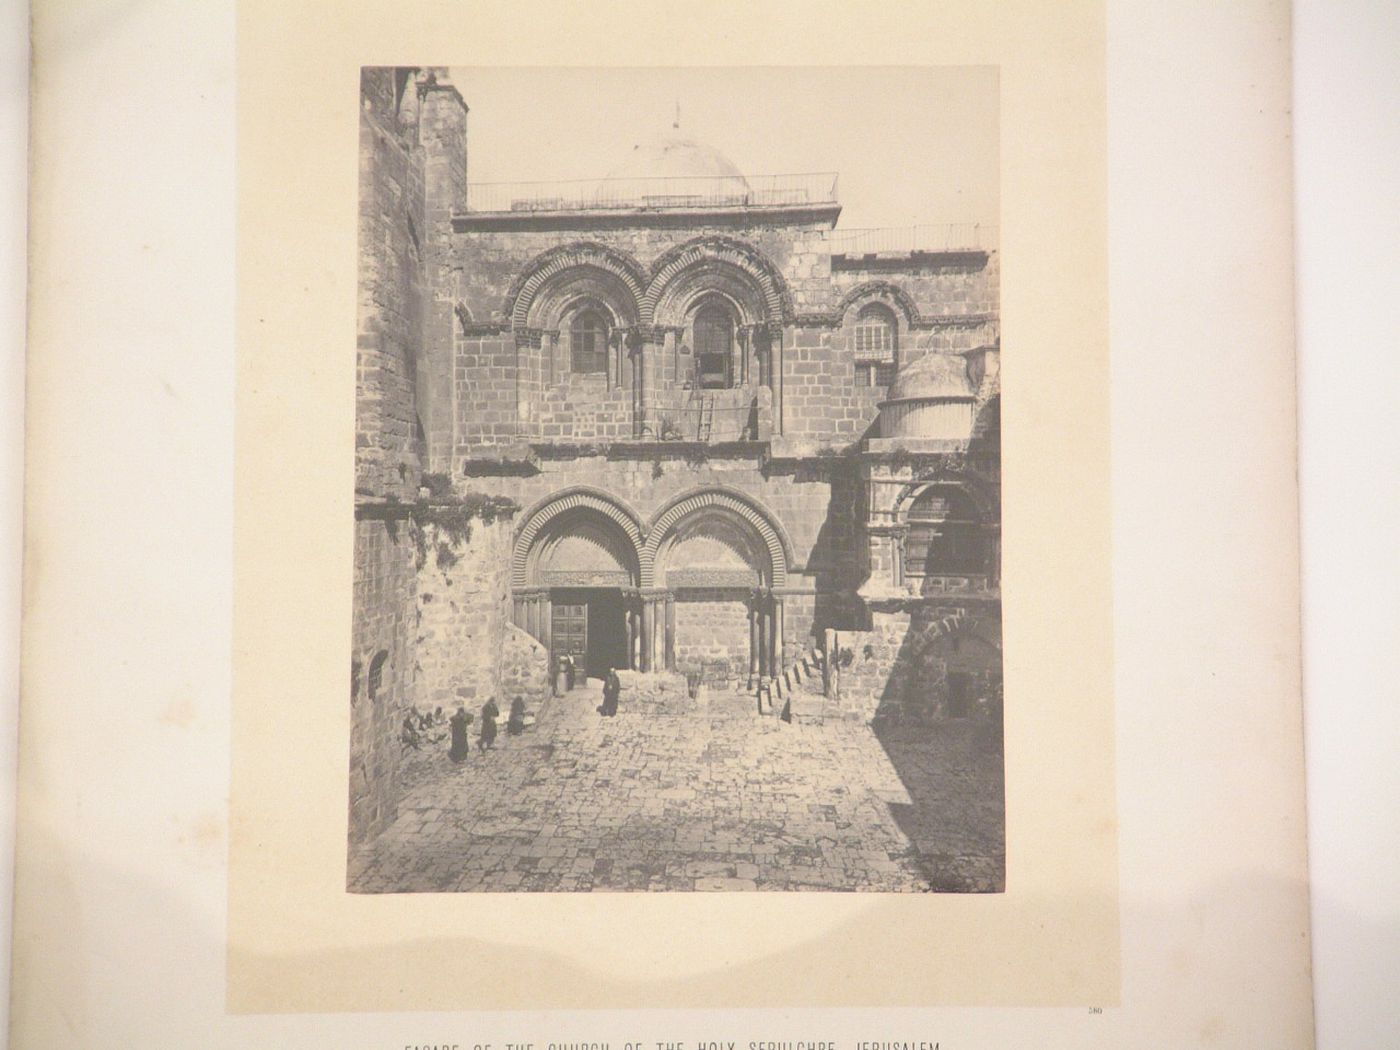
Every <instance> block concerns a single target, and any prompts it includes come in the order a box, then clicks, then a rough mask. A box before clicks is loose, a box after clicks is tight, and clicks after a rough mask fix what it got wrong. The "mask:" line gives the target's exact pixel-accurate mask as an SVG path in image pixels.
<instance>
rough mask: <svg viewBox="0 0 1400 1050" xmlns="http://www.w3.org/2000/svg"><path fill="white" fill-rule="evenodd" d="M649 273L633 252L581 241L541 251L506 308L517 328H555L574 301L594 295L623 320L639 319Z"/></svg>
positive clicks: (624, 322)
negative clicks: (627, 252) (630, 254)
mask: <svg viewBox="0 0 1400 1050" xmlns="http://www.w3.org/2000/svg"><path fill="white" fill-rule="evenodd" d="M645 288H646V272H645V271H644V270H643V269H642V267H641V265H640V264H639V263H638V262H637V261H636V260H635V259H633V258H632V257H631V256H628V255H625V254H623V253H622V252H619V251H617V250H615V249H613V248H609V247H607V246H606V245H602V244H597V243H594V242H591V241H579V242H576V243H573V244H565V245H560V246H559V247H557V248H551V249H549V250H548V251H545V252H541V253H540V254H539V255H537V256H535V258H534V259H533V260H531V261H530V263H529V264H528V265H527V266H526V267H525V268H524V269H523V270H522V271H521V272H520V275H519V276H518V277H517V278H516V280H515V283H514V284H513V285H512V286H511V289H510V291H509V292H507V293H506V302H505V313H506V316H507V317H508V318H510V322H511V324H512V325H513V326H515V327H516V328H526V327H534V328H552V327H554V326H555V325H554V322H556V321H557V316H554V315H557V313H558V312H559V311H560V310H561V309H562V308H563V307H564V306H565V305H567V304H568V302H569V301H571V300H572V299H575V298H579V297H580V296H583V295H588V296H591V297H593V298H596V299H599V300H601V301H603V302H604V303H606V304H607V306H608V309H609V311H610V312H611V313H612V314H613V318H614V321H615V323H616V324H618V325H631V324H636V323H637V322H638V320H639V319H640V317H641V303H642V298H643V294H644V290H645Z"/></svg>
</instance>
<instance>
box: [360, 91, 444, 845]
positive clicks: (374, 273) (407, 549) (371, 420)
mask: <svg viewBox="0 0 1400 1050" xmlns="http://www.w3.org/2000/svg"><path fill="white" fill-rule="evenodd" d="M411 82H412V73H411V72H409V71H396V70H393V69H366V70H364V71H363V73H362V75H361V82H360V90H361V96H360V97H361V107H360V151H359V160H360V170H359V182H360V197H359V209H360V210H359V255H360V268H361V269H360V273H361V279H360V288H359V304H358V305H359V311H358V338H357V346H356V359H355V360H356V414H355V422H356V435H355V492H356V501H357V507H356V522H355V544H354V589H353V612H354V616H353V627H352V638H351V719H350V725H351V736H350V790H349V794H350V798H349V803H350V835H351V839H352V841H358V840H360V839H363V838H365V837H368V836H371V835H373V834H375V833H377V832H378V831H379V830H380V829H382V828H383V827H384V826H386V825H387V824H388V823H389V822H390V821H392V820H393V819H394V816H395V814H396V812H397V806H398V798H399V788H398V764H399V743H398V727H399V725H400V723H401V722H402V720H403V715H404V713H405V712H406V711H407V710H408V709H409V708H410V707H411V706H412V705H413V704H414V702H415V701H416V699H417V691H416V690H417V678H416V673H415V644H414V642H415V630H416V625H415V623H414V608H415V596H416V587H417V578H416V571H415V565H414V562H415V551H414V545H413V536H412V526H411V524H410V522H409V521H408V519H407V518H406V517H404V516H403V515H402V514H401V513H400V512H397V511H394V510H392V509H390V508H389V507H388V505H389V504H390V502H394V501H396V502H399V503H402V502H403V501H406V500H409V499H411V498H412V497H413V496H414V495H415V494H416V493H417V491H418V484H419V475H420V472H421V469H422V457H423V444H422V434H421V431H420V429H419V427H418V411H417V391H416V381H417V375H418V369H419V365H420V364H421V361H422V357H423V351H424V335H423V332H424V304H425V294H426V291H425V289H426V283H425V274H424V261H423V244H422V237H421V231H422V229H423V223H424V180H423V168H422V163H421V156H420V153H419V151H418V146H417V127H416V119H417V112H416V98H417V96H416V93H414V92H412V91H411Z"/></svg>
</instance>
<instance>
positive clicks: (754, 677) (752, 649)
mask: <svg viewBox="0 0 1400 1050" xmlns="http://www.w3.org/2000/svg"><path fill="white" fill-rule="evenodd" d="M758 617H759V613H758V599H757V597H751V598H750V599H749V684H748V686H747V688H749V689H754V688H757V686H758V676H759V674H760V673H761V672H760V671H759V660H758V653H759V648H760V647H761V646H762V644H763V642H762V639H761V638H760V636H759V627H758Z"/></svg>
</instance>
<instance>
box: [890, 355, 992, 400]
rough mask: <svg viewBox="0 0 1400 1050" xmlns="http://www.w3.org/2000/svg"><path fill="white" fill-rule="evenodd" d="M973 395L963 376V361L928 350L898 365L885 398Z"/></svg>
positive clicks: (964, 396)
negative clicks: (914, 358) (898, 367)
mask: <svg viewBox="0 0 1400 1050" xmlns="http://www.w3.org/2000/svg"><path fill="white" fill-rule="evenodd" d="M976 396H977V394H976V392H975V391H974V390H973V389H972V381H971V380H970V379H969V378H968V375H967V362H966V361H965V360H963V358H962V357H961V356H960V355H958V354H939V353H932V354H925V355H924V356H923V357H921V358H919V359H918V360H917V361H915V362H913V363H912V364H909V365H905V366H904V367H903V368H901V369H900V370H899V374H898V375H896V376H895V379H894V382H893V383H892V384H891V385H890V389H889V393H888V394H887V395H886V397H885V400H886V401H906V400H910V399H923V398H958V399H965V400H967V401H972V400H974V399H975V398H976Z"/></svg>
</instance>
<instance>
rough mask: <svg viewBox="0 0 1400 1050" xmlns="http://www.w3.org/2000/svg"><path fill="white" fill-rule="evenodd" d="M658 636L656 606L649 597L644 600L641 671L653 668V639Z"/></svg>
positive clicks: (639, 668)
mask: <svg viewBox="0 0 1400 1050" xmlns="http://www.w3.org/2000/svg"><path fill="white" fill-rule="evenodd" d="M655 636H656V606H655V605H654V604H653V603H652V602H651V601H648V600H647V599H645V598H644V599H643V600H642V652H641V656H642V659H641V662H640V666H639V667H638V668H637V669H638V670H639V671H650V670H651V652H652V640H653V639H654V638H655Z"/></svg>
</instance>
